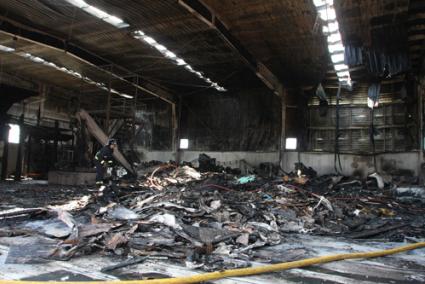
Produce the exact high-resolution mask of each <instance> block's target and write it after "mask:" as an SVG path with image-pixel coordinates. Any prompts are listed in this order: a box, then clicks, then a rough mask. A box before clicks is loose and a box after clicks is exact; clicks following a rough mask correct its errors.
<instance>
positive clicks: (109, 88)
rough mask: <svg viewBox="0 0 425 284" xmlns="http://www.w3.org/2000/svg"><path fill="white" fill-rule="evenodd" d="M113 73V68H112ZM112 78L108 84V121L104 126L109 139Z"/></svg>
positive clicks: (106, 120)
mask: <svg viewBox="0 0 425 284" xmlns="http://www.w3.org/2000/svg"><path fill="white" fill-rule="evenodd" d="M111 72H112V67H111ZM111 81H112V78H109V84H108V91H109V92H108V99H107V101H106V119H105V125H104V131H105V133H106V135H107V136H108V137H109V126H110V120H111V96H112V93H111V90H112V82H111Z"/></svg>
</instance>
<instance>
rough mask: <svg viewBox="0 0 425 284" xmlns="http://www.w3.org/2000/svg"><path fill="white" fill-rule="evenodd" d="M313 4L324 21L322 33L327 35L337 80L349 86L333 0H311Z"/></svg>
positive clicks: (348, 73)
mask: <svg viewBox="0 0 425 284" xmlns="http://www.w3.org/2000/svg"><path fill="white" fill-rule="evenodd" d="M313 4H314V6H316V10H317V12H318V14H319V16H320V18H321V19H322V20H323V21H324V24H323V33H324V34H325V35H326V36H327V42H328V50H329V53H330V54H331V60H332V63H333V65H334V69H335V71H336V75H337V77H338V80H339V81H340V82H341V83H343V84H347V85H349V86H351V77H350V72H349V71H348V70H349V68H348V66H347V65H346V64H344V63H343V62H344V51H345V48H344V45H343V44H342V38H341V34H340V32H339V25H338V21H337V20H336V13H335V8H334V5H333V4H334V1H333V0H313Z"/></svg>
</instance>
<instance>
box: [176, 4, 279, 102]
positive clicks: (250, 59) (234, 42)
mask: <svg viewBox="0 0 425 284" xmlns="http://www.w3.org/2000/svg"><path fill="white" fill-rule="evenodd" d="M179 4H180V5H181V6H183V7H184V8H186V9H187V10H188V11H189V12H190V13H192V14H193V15H195V16H196V17H197V18H198V19H200V20H201V21H203V22H204V23H206V24H207V25H208V26H210V27H211V28H214V29H216V30H217V31H218V32H219V33H220V35H221V36H222V37H223V39H224V40H225V41H226V42H227V43H228V44H229V45H230V46H231V47H232V48H233V49H234V50H236V51H237V52H238V54H239V55H240V57H241V58H242V59H243V61H244V62H245V63H246V64H247V65H248V67H249V68H250V69H251V70H253V71H254V72H255V74H256V75H257V77H258V78H260V80H261V81H263V83H264V84H265V85H266V86H267V87H268V88H270V89H271V90H273V92H274V93H275V94H276V95H278V96H280V95H281V94H282V90H283V85H282V83H281V82H280V81H279V79H278V78H277V77H276V76H275V75H274V74H273V72H272V71H271V70H270V69H269V68H268V67H266V66H265V65H264V64H263V63H261V62H260V61H259V60H257V59H256V58H255V57H254V56H253V55H252V54H251V53H250V52H249V51H248V50H247V49H246V48H245V47H244V46H243V44H242V43H241V42H240V41H239V40H238V39H237V38H236V37H234V36H233V35H232V34H231V33H230V31H229V29H228V28H227V27H226V25H225V24H224V23H223V22H222V21H221V20H220V19H219V17H218V16H217V14H216V13H215V12H214V11H213V10H212V9H211V8H210V7H208V6H207V5H206V4H205V3H203V1H202V0H179Z"/></svg>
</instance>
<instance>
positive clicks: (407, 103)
mask: <svg viewBox="0 0 425 284" xmlns="http://www.w3.org/2000/svg"><path fill="white" fill-rule="evenodd" d="M401 86H402V84H400V82H394V83H390V84H385V85H383V88H382V94H381V98H380V100H379V101H380V104H379V107H377V108H375V109H374V111H373V124H374V127H375V129H376V133H375V136H374V138H375V151H376V152H377V153H380V152H381V153H382V152H402V151H409V150H414V149H418V147H419V146H418V137H417V134H416V133H417V127H418V125H417V121H418V120H417V104H416V94H415V93H414V92H408V93H407V97H405V98H403V97H402V94H401V93H400V89H401ZM329 101H330V104H329V107H328V110H327V113H326V115H324V116H321V115H320V110H319V106H318V99H317V98H311V99H310V101H309V118H308V133H309V134H308V146H307V147H308V150H309V151H320V152H334V151H335V126H336V107H335V96H334V95H331V96H330V97H329ZM366 102H367V84H362V85H361V86H359V87H358V88H356V89H355V90H354V92H352V93H348V92H343V93H342V99H341V103H340V109H339V128H340V131H339V135H338V141H339V142H338V143H339V149H340V152H341V153H372V152H373V148H372V143H371V140H370V129H371V128H370V126H371V118H372V111H371V109H369V108H368V107H367V105H366Z"/></svg>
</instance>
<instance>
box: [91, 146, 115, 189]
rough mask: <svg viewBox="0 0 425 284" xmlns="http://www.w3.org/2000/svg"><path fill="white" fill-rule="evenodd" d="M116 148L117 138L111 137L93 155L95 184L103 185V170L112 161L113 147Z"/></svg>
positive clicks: (111, 163)
mask: <svg viewBox="0 0 425 284" xmlns="http://www.w3.org/2000/svg"><path fill="white" fill-rule="evenodd" d="M115 148H117V140H116V139H114V138H111V139H109V140H108V143H107V144H106V145H105V146H103V147H102V148H101V149H100V150H99V151H98V152H97V153H96V155H95V157H94V164H95V166H96V186H99V187H100V186H102V185H103V177H104V176H105V170H106V168H107V167H110V166H112V165H113V163H114V157H113V153H114V149H115Z"/></svg>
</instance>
